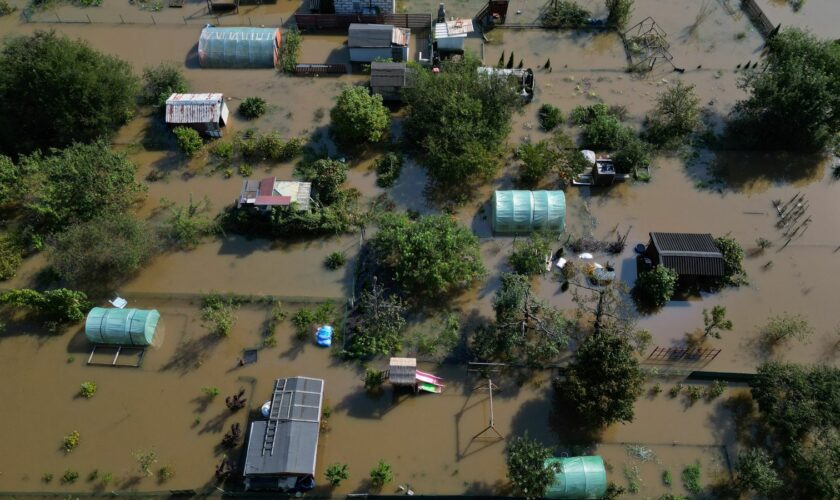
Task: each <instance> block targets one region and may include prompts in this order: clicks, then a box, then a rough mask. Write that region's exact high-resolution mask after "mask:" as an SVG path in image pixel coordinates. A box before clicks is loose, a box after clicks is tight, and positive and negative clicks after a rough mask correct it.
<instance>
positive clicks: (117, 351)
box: [87, 345, 146, 368]
mask: <svg viewBox="0 0 840 500" xmlns="http://www.w3.org/2000/svg"><path fill="white" fill-rule="evenodd" d="M97 349H99V351H100V352H99V353H100V355H101V356H100V357H103V358H105V359H103V360H102V361H99V360H95V359H94V356H96V350H97ZM108 349H113V350H114V354H113V356H111V355H110V353H108V354H106V353H103V352H102V351H105V350H108ZM145 355H146V348H145V347H133V346H132V347H127V346H113V345H94V346H93V349H91V351H90V356H88V360H87V364H88V365H91V366H116V367H120V368H122V367H128V368H140V365H142V364H143V357H144V356H145ZM121 356H122V358H123V359H125V358H127V357H129V356H136V360H135V361H134V363H121V362H120V357H121Z"/></svg>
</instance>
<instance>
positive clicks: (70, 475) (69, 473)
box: [61, 469, 79, 484]
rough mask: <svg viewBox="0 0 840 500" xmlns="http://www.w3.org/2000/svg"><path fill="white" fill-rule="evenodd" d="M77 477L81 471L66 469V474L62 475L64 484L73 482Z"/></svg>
mask: <svg viewBox="0 0 840 500" xmlns="http://www.w3.org/2000/svg"><path fill="white" fill-rule="evenodd" d="M77 479H79V473H78V472H76V471H73V470H70V469H67V470H66V471H64V474H63V475H62V476H61V482H62V484H73V483H75V482H76V480H77Z"/></svg>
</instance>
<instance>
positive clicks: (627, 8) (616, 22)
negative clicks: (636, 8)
mask: <svg viewBox="0 0 840 500" xmlns="http://www.w3.org/2000/svg"><path fill="white" fill-rule="evenodd" d="M605 3H606V5H607V11H608V12H609V14H607V24H609V25H610V26H615V27H616V28H618V29H620V30H621V29H624V28H625V27H626V26H627V21H629V20H630V15H631V14H632V13H633V0H606V2H605Z"/></svg>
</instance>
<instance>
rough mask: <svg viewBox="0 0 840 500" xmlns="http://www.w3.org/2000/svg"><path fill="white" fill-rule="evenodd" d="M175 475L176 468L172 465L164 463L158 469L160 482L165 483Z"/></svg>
mask: <svg viewBox="0 0 840 500" xmlns="http://www.w3.org/2000/svg"><path fill="white" fill-rule="evenodd" d="M173 477H175V469H174V468H173V467H172V466H171V465H164V466H163V467H161V468H160V470H159V471H158V482H161V483H165V482H166V481H169V480H170V479H172V478H173Z"/></svg>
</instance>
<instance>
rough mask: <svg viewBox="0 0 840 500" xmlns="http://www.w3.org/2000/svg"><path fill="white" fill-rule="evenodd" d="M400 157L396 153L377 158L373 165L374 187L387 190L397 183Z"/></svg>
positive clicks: (401, 160) (401, 162)
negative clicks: (374, 172) (374, 171)
mask: <svg viewBox="0 0 840 500" xmlns="http://www.w3.org/2000/svg"><path fill="white" fill-rule="evenodd" d="M402 166H403V159H402V156H401V155H399V154H396V153H388V154H386V155H385V156H383V157H382V158H378V159H377V160H376V162H375V163H374V168H375V169H376V185H377V186H379V187H381V188H389V187H391V186H393V185H394V183H395V182H397V179H398V178H399V177H400V171H401V170H402Z"/></svg>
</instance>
